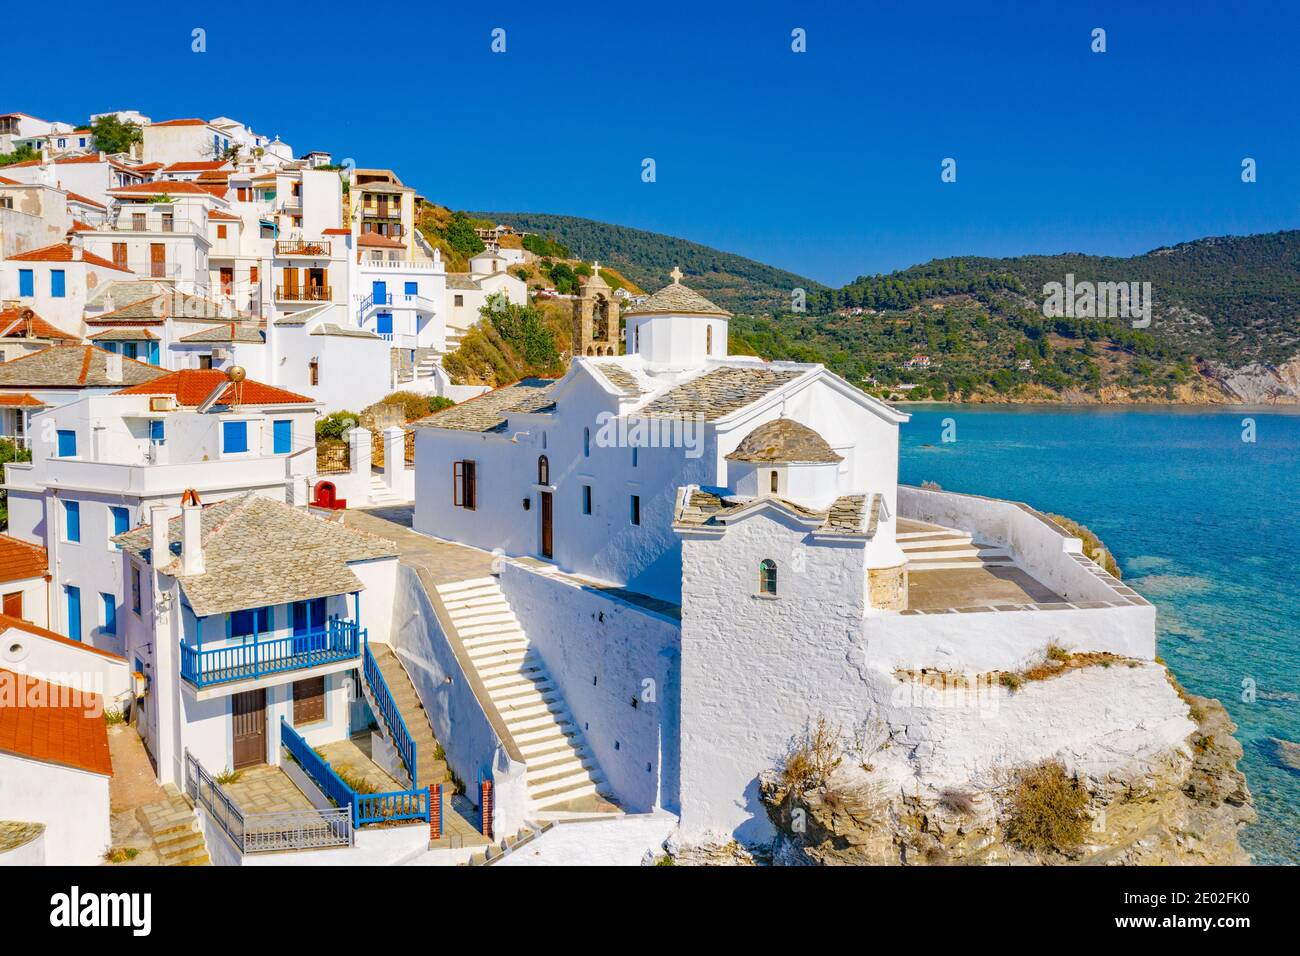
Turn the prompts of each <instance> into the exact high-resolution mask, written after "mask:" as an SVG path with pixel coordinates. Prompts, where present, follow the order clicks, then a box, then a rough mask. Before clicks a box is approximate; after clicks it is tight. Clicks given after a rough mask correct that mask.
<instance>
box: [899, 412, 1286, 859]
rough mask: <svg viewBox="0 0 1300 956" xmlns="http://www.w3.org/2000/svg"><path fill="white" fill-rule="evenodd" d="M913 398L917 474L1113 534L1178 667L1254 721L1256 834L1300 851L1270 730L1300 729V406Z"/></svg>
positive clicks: (1266, 848)
mask: <svg viewBox="0 0 1300 956" xmlns="http://www.w3.org/2000/svg"><path fill="white" fill-rule="evenodd" d="M903 408H904V410H906V411H909V412H910V413H911V415H912V420H911V422H909V423H908V424H906V425H904V426H903V430H902V435H903V438H902V444H903V448H902V463H901V477H902V480H903V481H904V482H907V483H909V484H920V483H921V482H922V481H927V480H928V481H937V482H938V483H939V484H940V485H942V486H943V487H944V488H945V489H948V490H951V491H966V492H972V493H976V494H985V495H992V496H997V497H1002V498H1014V499H1017V500H1020V501H1026V502H1028V503H1029V504H1031V505H1033V506H1034V507H1036V508H1040V509H1042V510H1044V511H1053V512H1057V513H1059V514H1063V515H1066V516H1069V517H1071V518H1074V519H1075V520H1076V521H1079V522H1081V523H1083V524H1085V525H1087V526H1088V527H1089V528H1091V529H1092V530H1093V531H1094V532H1096V533H1097V534H1098V535H1099V536H1100V537H1101V539H1102V541H1103V542H1105V544H1106V545H1107V547H1109V548H1110V549H1111V551H1112V552H1113V553H1114V555H1115V558H1116V560H1117V561H1118V562H1119V565H1120V568H1121V570H1122V572H1123V575H1124V578H1125V580H1126V581H1127V582H1128V583H1130V584H1132V586H1133V587H1135V588H1137V590H1138V591H1139V592H1141V593H1142V594H1143V595H1144V596H1145V597H1146V598H1147V599H1148V600H1150V601H1152V602H1153V603H1154V604H1155V605H1156V607H1157V608H1158V610H1159V645H1160V654H1161V655H1162V656H1163V657H1164V659H1165V660H1166V662H1168V664H1169V666H1170V667H1171V668H1172V669H1173V671H1174V673H1175V674H1176V675H1177V676H1178V679H1179V680H1180V681H1182V682H1183V684H1184V685H1186V686H1187V688H1188V689H1189V690H1191V691H1192V692H1193V693H1196V694H1203V695H1205V696H1207V697H1217V698H1218V699H1219V700H1221V701H1223V703H1224V705H1225V706H1226V707H1227V708H1228V712H1229V713H1230V714H1231V715H1232V718H1233V720H1235V721H1236V722H1237V724H1238V727H1239V729H1238V731H1237V736H1238V739H1240V741H1241V744H1242V746H1243V748H1244V749H1245V758H1244V760H1243V769H1244V771H1245V773H1246V778H1247V781H1248V782H1249V784H1250V789H1251V791H1252V793H1253V794H1254V796H1255V803H1256V807H1257V808H1258V810H1259V816H1260V820H1259V823H1257V824H1255V825H1253V826H1251V827H1249V828H1247V830H1246V831H1244V833H1243V836H1242V843H1243V845H1244V846H1245V847H1246V849H1247V851H1248V852H1250V853H1251V855H1252V856H1253V857H1254V859H1255V862H1256V863H1272V864H1278V863H1291V864H1296V863H1300V772H1297V771H1295V770H1292V769H1290V768H1288V767H1287V766H1286V765H1285V764H1284V763H1282V761H1281V760H1280V759H1279V757H1278V753H1277V750H1276V747H1275V746H1274V745H1273V744H1272V743H1271V742H1270V739H1271V738H1282V739H1284V740H1290V741H1295V742H1297V743H1300V410H1297V411H1286V410H1284V411H1278V410H1274V409H1269V410H1264V409H1242V408H1233V409H1228V410H1221V409H1203V408H1172V409H1170V408H1158V409H1148V408H1141V407H1138V408H1132V407H1130V408H1122V409H1120V408H1097V407H1082V408H1059V407H1024V406H1020V407H1011V408H1006V407H997V408H990V407H988V406H968V405H918V406H910V407H909V406H903ZM1247 420H1249V421H1247ZM1252 422H1253V427H1254V434H1253V437H1254V441H1243V436H1244V437H1251V435H1250V434H1249V431H1248V429H1249V427H1250V423H1252ZM945 425H949V432H950V435H951V436H952V437H955V439H956V440H955V441H952V442H945V441H944V440H943V438H944V430H945ZM1252 686H1253V688H1254V695H1253V699H1252V695H1251V694H1250V692H1249V691H1250V688H1251V687H1252Z"/></svg>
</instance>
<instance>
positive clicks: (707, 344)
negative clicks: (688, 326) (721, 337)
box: [704, 325, 713, 355]
mask: <svg viewBox="0 0 1300 956" xmlns="http://www.w3.org/2000/svg"><path fill="white" fill-rule="evenodd" d="M704 354H705V355H712V354H713V326H711V325H710V326H708V327H706V328H705V330H704Z"/></svg>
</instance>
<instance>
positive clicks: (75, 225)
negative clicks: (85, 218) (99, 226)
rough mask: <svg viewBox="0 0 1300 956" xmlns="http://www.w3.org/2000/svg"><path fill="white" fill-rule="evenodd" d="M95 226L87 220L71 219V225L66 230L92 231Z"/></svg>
mask: <svg viewBox="0 0 1300 956" xmlns="http://www.w3.org/2000/svg"><path fill="white" fill-rule="evenodd" d="M94 231H95V227H94V226H92V225H91V224H90V223H88V222H82V221H81V220H80V219H74V220H72V225H71V227H69V229H68V232H94Z"/></svg>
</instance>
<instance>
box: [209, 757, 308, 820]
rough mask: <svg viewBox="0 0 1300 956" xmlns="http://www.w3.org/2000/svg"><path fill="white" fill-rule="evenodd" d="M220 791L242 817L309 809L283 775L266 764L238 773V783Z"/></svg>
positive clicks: (225, 785) (275, 768)
mask: <svg viewBox="0 0 1300 956" xmlns="http://www.w3.org/2000/svg"><path fill="white" fill-rule="evenodd" d="M221 788H222V789H223V790H225V791H226V795H227V796H229V797H230V799H231V800H233V801H235V803H236V804H237V805H238V806H239V809H240V810H242V811H243V812H244V813H274V812H277V811H281V810H310V809H312V805H311V801H310V800H308V799H307V798H306V796H304V795H303V792H302V791H301V790H299V789H298V787H297V786H296V785H295V784H294V782H293V781H292V780H290V779H289V778H288V776H287V775H286V774H285V772H284V771H283V770H281V769H280V768H279V767H272V766H271V765H269V764H263V765H261V766H257V767H247V768H245V769H243V770H241V771H239V779H237V780H235V781H234V782H233V783H223V784H222V785H221Z"/></svg>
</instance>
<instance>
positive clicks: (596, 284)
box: [573, 262, 618, 357]
mask: <svg viewBox="0 0 1300 956" xmlns="http://www.w3.org/2000/svg"><path fill="white" fill-rule="evenodd" d="M573 354H574V356H575V357H576V356H579V355H591V356H595V355H617V354H618V300H617V299H615V298H614V292H613V290H612V289H610V287H609V284H608V283H607V282H606V281H605V280H604V279H602V278H601V277H600V263H599V262H597V263H595V264H594V265H593V266H592V272H591V278H590V279H588V280H587V283H586V285H584V286H583V287H582V289H581V290H580V291H579V293H578V297H577V298H576V299H574V300H573Z"/></svg>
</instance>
